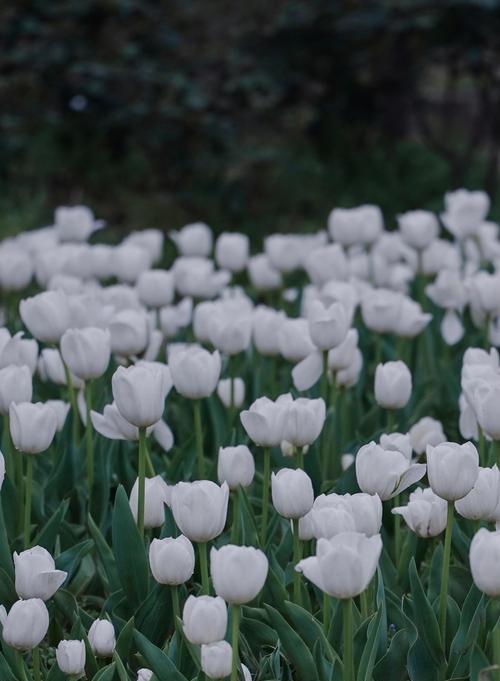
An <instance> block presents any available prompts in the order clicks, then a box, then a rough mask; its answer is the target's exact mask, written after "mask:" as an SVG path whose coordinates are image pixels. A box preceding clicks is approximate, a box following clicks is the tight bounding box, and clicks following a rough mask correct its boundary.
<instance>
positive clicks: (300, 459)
mask: <svg viewBox="0 0 500 681" xmlns="http://www.w3.org/2000/svg"><path fill="white" fill-rule="evenodd" d="M295 461H296V463H297V468H302V469H303V468H304V448H303V447H297V453H296V454H295Z"/></svg>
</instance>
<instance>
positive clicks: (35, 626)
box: [2, 598, 49, 650]
mask: <svg viewBox="0 0 500 681" xmlns="http://www.w3.org/2000/svg"><path fill="white" fill-rule="evenodd" d="M4 613H5V611H4ZM2 619H3V621H2V625H3V640H4V641H5V643H7V644H8V645H9V646H12V648H16V650H33V648H36V647H37V645H39V644H40V643H41V642H42V640H43V639H44V638H45V634H46V633H47V630H48V628H49V612H48V610H47V608H46V606H45V603H44V602H43V601H42V600H41V599H40V598H30V599H28V600H22V601H16V602H15V603H14V605H13V606H12V608H11V609H10V610H9V614H8V615H7V617H6V618H5V617H4V618H2Z"/></svg>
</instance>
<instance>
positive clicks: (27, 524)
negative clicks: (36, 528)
mask: <svg viewBox="0 0 500 681" xmlns="http://www.w3.org/2000/svg"><path fill="white" fill-rule="evenodd" d="M19 456H22V455H21V454H19ZM32 488H33V455H31V454H28V455H27V456H26V483H25V492H26V496H25V503H24V548H25V549H28V548H29V546H30V533H31V493H32Z"/></svg>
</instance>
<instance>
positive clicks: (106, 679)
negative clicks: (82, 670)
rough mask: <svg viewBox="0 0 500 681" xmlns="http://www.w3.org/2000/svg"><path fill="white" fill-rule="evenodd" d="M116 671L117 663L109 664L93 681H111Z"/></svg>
mask: <svg viewBox="0 0 500 681" xmlns="http://www.w3.org/2000/svg"><path fill="white" fill-rule="evenodd" d="M115 671H116V662H112V663H111V664H108V665H107V666H106V667H104V668H103V669H101V670H100V671H98V672H97V674H96V675H95V676H94V678H93V680H92V681H111V679H113V678H114V676H115Z"/></svg>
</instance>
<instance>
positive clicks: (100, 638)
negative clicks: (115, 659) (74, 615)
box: [88, 619, 116, 657]
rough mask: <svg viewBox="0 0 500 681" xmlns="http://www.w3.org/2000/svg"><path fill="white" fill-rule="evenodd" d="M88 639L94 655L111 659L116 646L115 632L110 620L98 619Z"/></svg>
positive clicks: (90, 630)
mask: <svg viewBox="0 0 500 681" xmlns="http://www.w3.org/2000/svg"><path fill="white" fill-rule="evenodd" d="M88 639H89V643H90V647H91V648H92V650H93V652H94V655H96V656H97V657H111V656H112V655H113V652H114V650H115V646H116V637H115V630H114V627H113V625H112V624H111V622H110V621H109V620H101V619H96V620H95V621H94V622H93V624H92V626H91V627H90V629H89V633H88Z"/></svg>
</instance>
